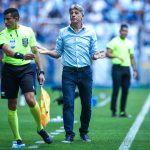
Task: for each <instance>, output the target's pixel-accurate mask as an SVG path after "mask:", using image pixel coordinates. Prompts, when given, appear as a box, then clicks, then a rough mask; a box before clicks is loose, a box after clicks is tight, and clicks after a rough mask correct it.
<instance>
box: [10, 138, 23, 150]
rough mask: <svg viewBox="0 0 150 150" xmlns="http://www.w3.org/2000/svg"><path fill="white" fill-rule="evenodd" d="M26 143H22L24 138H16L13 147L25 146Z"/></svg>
mask: <svg viewBox="0 0 150 150" xmlns="http://www.w3.org/2000/svg"><path fill="white" fill-rule="evenodd" d="M24 147H25V144H24V143H22V140H16V141H13V142H12V148H24Z"/></svg>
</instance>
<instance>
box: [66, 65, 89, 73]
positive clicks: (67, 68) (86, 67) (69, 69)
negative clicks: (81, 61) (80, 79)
mask: <svg viewBox="0 0 150 150" xmlns="http://www.w3.org/2000/svg"><path fill="white" fill-rule="evenodd" d="M88 68H90V66H85V67H79V68H78V67H68V66H64V67H63V70H65V71H71V72H81V71H85V70H86V69H88Z"/></svg>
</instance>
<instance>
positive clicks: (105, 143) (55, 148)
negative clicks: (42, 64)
mask: <svg viewBox="0 0 150 150" xmlns="http://www.w3.org/2000/svg"><path fill="white" fill-rule="evenodd" d="M47 91H48V92H49V94H50V96H51V118H54V117H56V116H58V115H59V116H62V106H59V105H58V104H57V103H54V102H53V100H54V99H55V98H57V97H59V95H60V93H59V92H57V91H51V90H50V89H47ZM37 93H38V95H37V97H38V101H39V94H40V91H39V90H38V92H37ZM102 93H105V96H106V98H107V97H110V94H111V89H101V88H100V89H94V90H93V95H94V96H96V97H97V103H100V102H102V101H103V100H102V99H101V98H100V97H99V95H100V94H102ZM148 94H149V89H130V93H129V97H128V103H127V112H128V113H129V114H132V118H119V117H117V118H111V112H110V110H109V107H110V103H108V104H106V105H105V106H103V107H92V119H91V123H90V132H89V136H90V137H91V139H92V142H91V143H84V142H82V141H81V140H80V137H79V132H78V128H79V127H80V120H79V118H80V110H81V109H80V100H79V98H78V99H76V100H75V120H76V121H77V123H75V124H74V131H75V133H76V137H75V141H74V142H73V143H71V144H64V143H62V142H61V141H62V140H64V135H65V133H64V132H62V133H60V134H58V135H54V142H53V143H52V144H50V145H47V144H43V143H41V144H37V143H36V141H41V138H40V137H39V135H38V134H37V133H36V124H35V122H34V120H33V118H32V116H31V114H30V111H29V108H28V107H27V106H25V107H20V106H18V116H19V124H20V133H21V136H22V138H23V141H24V143H25V144H26V148H25V149H38V150H41V149H44V150H50V149H51V150H59V149H60V150H78V149H82V150H92V149H93V150H117V149H118V148H119V146H120V145H121V143H122V141H123V139H124V138H125V136H126V134H127V133H128V131H129V129H130V127H131V126H132V124H133V123H134V121H135V119H136V117H137V115H138V113H139V112H140V111H141V108H142V106H143V104H144V102H145V101H146V99H147V97H148ZM118 108H119V100H118ZM62 126H63V123H62V122H60V123H56V122H51V123H49V124H48V126H47V127H46V130H47V131H48V132H49V133H51V132H56V130H59V129H61V127H62ZM12 140H13V135H12V132H11V130H10V128H9V125H8V121H7V100H0V150H8V149H11V143H12ZM149 144H150V112H148V114H147V115H146V117H145V119H144V121H143V123H142V125H141V127H140V129H139V131H138V132H137V134H136V136H135V139H134V141H133V143H132V145H131V148H130V149H131V150H149V149H150V148H149Z"/></svg>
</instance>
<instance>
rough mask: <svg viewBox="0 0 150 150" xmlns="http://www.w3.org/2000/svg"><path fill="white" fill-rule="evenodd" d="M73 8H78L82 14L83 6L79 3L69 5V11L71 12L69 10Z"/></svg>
mask: <svg viewBox="0 0 150 150" xmlns="http://www.w3.org/2000/svg"><path fill="white" fill-rule="evenodd" d="M73 9H76V10H78V11H79V12H80V13H81V14H82V15H83V16H84V8H83V7H82V6H81V5H79V4H73V5H71V7H70V8H69V13H71V11H72V10H73Z"/></svg>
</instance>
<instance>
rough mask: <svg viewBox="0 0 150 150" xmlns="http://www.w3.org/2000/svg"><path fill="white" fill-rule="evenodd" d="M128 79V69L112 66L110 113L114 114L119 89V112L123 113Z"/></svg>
mask: <svg viewBox="0 0 150 150" xmlns="http://www.w3.org/2000/svg"><path fill="white" fill-rule="evenodd" d="M130 79H131V75H130V68H129V67H124V66H120V65H113V66H112V80H113V91H112V98H111V111H112V113H116V103H117V98H118V93H119V89H120V87H121V102H120V112H125V109H126V102H127V96H128V90H129V86H130Z"/></svg>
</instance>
